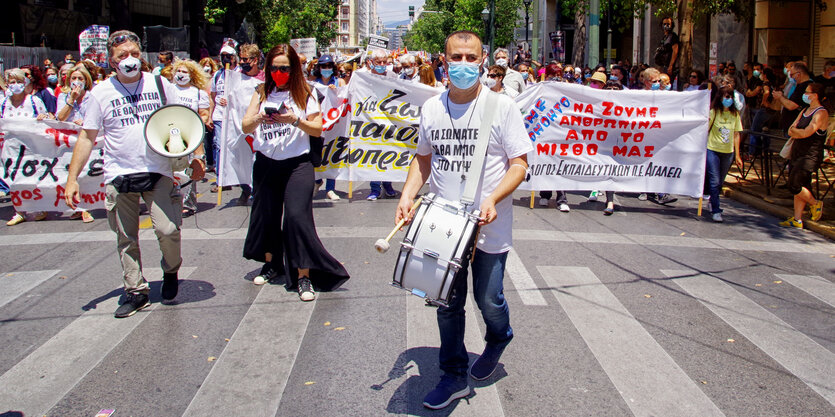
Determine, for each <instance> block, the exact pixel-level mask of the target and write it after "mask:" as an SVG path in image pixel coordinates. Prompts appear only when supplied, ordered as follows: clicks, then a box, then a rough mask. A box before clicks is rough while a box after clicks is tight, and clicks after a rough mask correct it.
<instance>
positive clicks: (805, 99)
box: [803, 94, 812, 104]
mask: <svg viewBox="0 0 835 417" xmlns="http://www.w3.org/2000/svg"><path fill="white" fill-rule="evenodd" d="M803 102H804V103H806V104H812V98H811V97H809V94H803Z"/></svg>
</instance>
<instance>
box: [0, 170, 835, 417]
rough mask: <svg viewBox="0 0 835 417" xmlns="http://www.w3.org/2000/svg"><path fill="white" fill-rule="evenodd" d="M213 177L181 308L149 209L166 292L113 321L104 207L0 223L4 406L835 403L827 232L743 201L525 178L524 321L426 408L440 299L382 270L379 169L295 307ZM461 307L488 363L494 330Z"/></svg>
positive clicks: (732, 412)
mask: <svg viewBox="0 0 835 417" xmlns="http://www.w3.org/2000/svg"><path fill="white" fill-rule="evenodd" d="M199 187H200V188H199V189H200V192H203V193H204V194H203V195H202V196H201V197H200V207H201V210H202V211H201V212H200V213H198V214H197V216H194V217H190V218H187V219H185V220H184V222H183V258H184V262H183V267H182V269H181V270H180V278H181V279H182V280H183V281H182V282H181V286H180V295H179V296H178V297H177V300H178V303H177V304H176V305H162V304H160V303H159V300H160V298H159V285H160V281H159V280H160V279H161V275H162V272H161V270H160V269H159V259H160V255H159V250H158V246H157V243H156V238H155V236H154V234H153V230H152V229H149V228H147V226H148V224H147V223H148V222H146V224H145V226H146V229H145V230H143V231H142V234H141V238H142V242H141V247H142V250H143V259H144V265H145V274H146V277H147V278H148V279H149V280H151V281H152V283H151V294H152V296H151V301H152V302H153V304H152V305H151V307H150V308H148V309H146V310H144V311H142V312H140V313H137V314H136V315H135V316H133V317H130V318H127V319H121V320H118V319H114V318H113V311H114V310H115V309H116V307H117V305H118V302H119V300H120V297H121V296H122V289H121V279H120V274H121V267H120V265H119V262H118V258H117V255H116V253H115V237H114V235H113V233H112V232H111V231H110V230H109V228H108V226H107V222H106V220H104V212H103V211H95V212H94V214H95V215H96V217H97V220H96V221H95V222H94V223H91V224H84V223H82V222H80V221H69V220H64V219H62V220H50V221H45V222H26V223H23V224H20V225H18V226H14V227H5V226H0V346H2V349H0V413H3V412H5V411H12V410H13V411H20V412H22V413H23V415H25V416H41V415H48V416H90V417H92V416H94V415H95V413H96V412H98V411H99V410H101V409H115V410H116V412H115V414H114V416H115V417H122V416H180V415H186V416H384V415H392V414H394V415H457V416H502V415H504V416H632V415H634V416H700V417H702V416H723V415H724V416H783V417H788V416H804V417H806V416H832V415H835V244H833V243H832V242H831V241H828V240H826V239H824V238H822V237H820V236H819V235H816V234H814V233H811V232H807V231H802V230H794V229H792V230H788V229H784V228H780V227H779V226H777V222H778V221H779V220H780V219H777V218H775V217H772V216H770V215H767V214H763V213H761V212H758V211H756V210H754V209H751V208H749V207H746V206H744V205H741V204H739V203H736V202H734V201H731V200H727V199H726V200H723V204H724V207H725V219H726V220H725V223H724V224H715V223H713V222H711V221H710V218H709V216H708V215H707V214H705V215H704V216H703V217H702V218H697V217H696V205H697V201H696V200H691V199H689V198H686V197H684V198H680V200H679V201H678V202H676V203H673V204H672V205H671V206H670V207H664V206H660V205H657V204H655V203H652V202H648V201H639V200H638V199H637V198H636V197H635V196H634V195H626V194H624V195H618V196H616V201H617V202H618V203H619V204H620V207H619V208H618V211H616V212H615V215H613V216H609V217H606V216H603V214H602V210H603V208H604V203H602V202H594V203H592V202H587V201H586V195H587V194H581V193H571V194H569V202H570V204H571V212H570V213H567V214H566V213H560V212H559V211H557V210H556V209H555V208H554V201H553V199H552V200H551V202H550V207H548V208H542V207H538V206H537V207H536V208H535V209H533V210H531V209H529V208H528V204H529V198H530V193H527V192H516V193H515V194H514V199H515V200H514V204H515V208H514V250H513V251H512V252H511V253H510V255H509V257H508V265H507V272H508V273H507V275H506V279H505V294H506V296H507V298H508V300H509V304H510V308H511V324H512V326H513V328H514V332H515V335H516V336H515V338H514V340H513V342H512V343H511V344H510V346H509V347H508V349H507V351H506V353H505V355H504V356H503V357H502V360H501V363H500V367H499V369H498V370H497V372H496V374H494V376H493V377H491V378H490V379H488V380H487V381H484V382H479V383H476V382H474V381H472V380H471V383H472V384H473V386H474V388H475V391H474V392H475V393H474V395H472V396H471V397H469V398H468V399H466V400H460V401H456V402H455V403H453V405H451V406H450V407H448V408H447V409H445V410H442V411H438V412H432V411H430V410H427V409H425V408H424V407H423V406H422V405H421V402H422V399H423V396H424V395H425V394H426V393H427V392H428V391H429V390H431V389H432V387H434V384H435V383H436V382H437V379H438V377H439V371H438V368H437V354H438V348H437V347H438V344H439V341H438V331H437V325H436V322H435V310H434V309H433V308H431V307H426V306H424V303H423V302H422V300H420V299H419V298H417V297H415V296H412V295H410V294H408V293H406V292H405V291H402V290H400V289H397V288H394V287H392V286H390V285H389V283H390V281H391V276H392V271H393V269H394V264H395V260H396V254H397V249H396V248H397V245H396V244H393V245H392V247H393V249H392V250H391V251H389V252H388V253H386V254H384V255H381V254H378V253H377V252H376V251H375V250H374V248H373V245H374V242H375V241H376V240H377V239H379V238H381V237H384V236H385V235H386V234H387V233H388V232H389V231H390V230H391V229H390V225H391V224H392V219H393V213H394V207H395V205H396V200H392V199H384V200H379V201H376V202H367V201H365V199H364V197H365V196H366V193H367V192H368V184H367V183H359V184H355V189H356V190H357V192H356V193H355V194H354V201H352V202H349V201H348V200H347V198H343V199H342V200H341V201H338V202H330V201H329V200H326V199H324V192H320V193H319V194H318V195H317V198H316V200H315V207H316V208H315V214H316V222H317V226H318V230H319V234H320V237H321V239H322V241H323V242H324V244H325V246H326V248H327V249H328V250H329V251H330V252H331V253H332V254H333V255H334V256H335V257H336V258H337V259H339V260H340V261H342V262H344V264H345V267H346V268H347V270H348V271H349V273H351V275H352V278H351V280H350V281H348V282H347V283H346V285H344V286H343V288H342V289H340V290H338V291H335V292H332V293H321V294H318V298H317V300H316V301H315V302H311V303H302V302H301V301H299V299H298V296H297V295H296V294H295V293H292V292H287V291H286V290H285V289H284V287H283V286H282V285H269V284H268V285H265V286H263V287H258V286H255V285H253V284H252V282H251V281H252V279H253V277H254V276H255V275H256V274H257V273H258V271H259V269H260V264H258V263H256V262H251V261H247V260H245V259H243V258H242V256H241V252H242V247H243V239H244V236H245V234H246V227H247V224H248V209H249V208H248V207H239V206H235V205H233V204H226V205H223V206H221V207H220V208H215V207H214V201H215V199H216V195H215V194H209V193H208V188H209V186H208V183H203V184H200V186H199ZM337 187H338V189H340V190H346V189H347V184H346V183H338V185H337ZM238 194H239V191H238V190H233V191H231V192H225V193H224V194H223V197H224V201H225V202H230V201H232V200H233V199H236V198H237V196H238ZM342 195H343V197H345V194H344V193H342ZM11 214H12V209H11V206H10V203H8V202H4V203H2V204H0V217H2V218H3V219H8V218H10V217H11ZM144 217H146V216H143V218H144ZM400 236H402V234H401V235H398V236H397V237H395V240H397V238H398V237H400ZM467 308H468V327H467V335H466V345H467V348H468V351H469V352H470V356H471V360H474V359H475V358H476V357H477V355H478V354H480V353H481V350H482V348H483V340H482V335H483V331H484V327H483V323H482V322H481V320H480V318H477V309H476V308H475V307H474V306H473V305H472V303H468V306H467ZM2 415H3V416H19V415H21V414H14V413H8V414H2Z"/></svg>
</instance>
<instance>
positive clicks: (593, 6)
mask: <svg viewBox="0 0 835 417" xmlns="http://www.w3.org/2000/svg"><path fill="white" fill-rule="evenodd" d="M588 49H589V51H588V53H587V54H586V56H587V57H588V61H587V62H588V66H589V67H591V68H594V67H595V66H596V65H597V64H598V63H600V0H591V1H589V47H588Z"/></svg>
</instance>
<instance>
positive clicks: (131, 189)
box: [111, 172, 162, 193]
mask: <svg viewBox="0 0 835 417" xmlns="http://www.w3.org/2000/svg"><path fill="white" fill-rule="evenodd" d="M161 177H162V174H160V173H157V172H137V173H135V174H126V175H119V176H118V177H116V178H113V181H112V182H111V184H113V186H114V187H116V191H118V192H120V193H144V192H146V191H151V190H153V189H154V186H155V185H156V184H157V181H159V179H160V178H161Z"/></svg>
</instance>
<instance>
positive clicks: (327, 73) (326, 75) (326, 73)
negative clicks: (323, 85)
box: [322, 69, 333, 79]
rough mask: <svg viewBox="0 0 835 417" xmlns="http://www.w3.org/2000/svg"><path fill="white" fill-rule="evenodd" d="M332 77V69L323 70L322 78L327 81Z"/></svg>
mask: <svg viewBox="0 0 835 417" xmlns="http://www.w3.org/2000/svg"><path fill="white" fill-rule="evenodd" d="M331 75H333V70H332V69H323V70H322V78H325V79H327V78H330V77H331Z"/></svg>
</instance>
